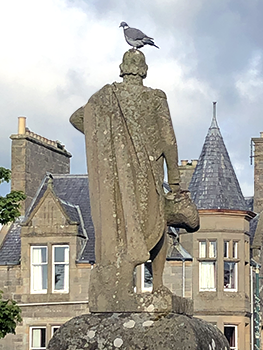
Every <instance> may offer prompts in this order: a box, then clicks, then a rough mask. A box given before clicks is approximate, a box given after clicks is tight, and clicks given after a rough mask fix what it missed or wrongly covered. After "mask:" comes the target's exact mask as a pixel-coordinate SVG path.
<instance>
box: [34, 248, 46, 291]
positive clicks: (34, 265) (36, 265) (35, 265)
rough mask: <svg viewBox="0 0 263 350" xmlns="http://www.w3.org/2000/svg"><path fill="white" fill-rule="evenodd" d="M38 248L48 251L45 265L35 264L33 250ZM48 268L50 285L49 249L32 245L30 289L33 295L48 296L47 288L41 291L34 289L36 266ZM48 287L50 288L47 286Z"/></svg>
mask: <svg viewBox="0 0 263 350" xmlns="http://www.w3.org/2000/svg"><path fill="white" fill-rule="evenodd" d="M36 248H45V249H46V262H45V263H33V250H34V249H36ZM44 265H46V266H47V284H48V247H47V246H46V245H41V246H40V245H32V246H31V249H30V289H31V294H46V293H47V288H46V289H39V290H35V289H34V269H33V267H34V266H44ZM47 287H48V286H47Z"/></svg>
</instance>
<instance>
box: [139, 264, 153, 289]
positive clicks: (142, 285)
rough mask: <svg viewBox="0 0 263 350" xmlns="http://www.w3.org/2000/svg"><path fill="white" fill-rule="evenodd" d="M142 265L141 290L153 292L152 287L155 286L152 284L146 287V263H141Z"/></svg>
mask: <svg viewBox="0 0 263 350" xmlns="http://www.w3.org/2000/svg"><path fill="white" fill-rule="evenodd" d="M147 262H150V263H151V260H148V261H147ZM140 267H141V291H142V293H145V292H152V289H153V287H152V286H151V287H145V286H144V279H145V272H144V271H145V270H144V269H145V264H141V265H140Z"/></svg>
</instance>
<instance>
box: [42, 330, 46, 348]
mask: <svg viewBox="0 0 263 350" xmlns="http://www.w3.org/2000/svg"><path fill="white" fill-rule="evenodd" d="M41 346H42V347H43V348H45V347H46V329H45V328H41Z"/></svg>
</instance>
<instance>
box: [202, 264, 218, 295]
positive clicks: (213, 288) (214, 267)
mask: <svg viewBox="0 0 263 350" xmlns="http://www.w3.org/2000/svg"><path fill="white" fill-rule="evenodd" d="M205 263H208V264H213V273H214V286H213V287H210V288H209V287H204V286H202V276H203V274H202V272H203V271H202V264H205ZM199 291H200V292H215V291H216V260H212V261H211V260H210V261H209V260H203V261H200V262H199Z"/></svg>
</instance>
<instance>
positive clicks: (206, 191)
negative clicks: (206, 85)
mask: <svg viewBox="0 0 263 350" xmlns="http://www.w3.org/2000/svg"><path fill="white" fill-rule="evenodd" d="M213 105H214V113H213V118H212V123H211V126H210V128H209V129H208V133H207V135H206V138H205V143H204V145H203V149H202V152H201V155H200V157H199V160H198V164H197V166H196V168H195V171H194V174H193V177H192V180H191V182H190V185H189V190H190V192H191V195H192V199H193V200H194V202H195V204H196V206H197V208H198V209H233V210H247V206H246V202H245V199H244V196H243V194H242V192H241V189H240V186H239V183H238V180H237V177H236V174H235V171H234V169H233V166H232V164H231V161H230V158H229V155H228V152H227V149H226V146H225V144H224V140H223V138H222V135H221V133H220V130H219V127H218V125H217V121H216V113H215V107H216V102H214V103H213Z"/></svg>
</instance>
